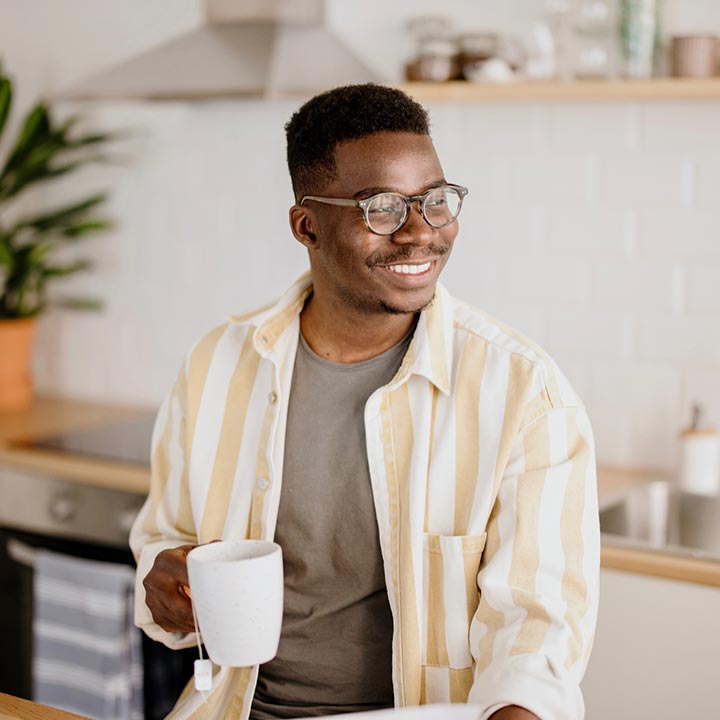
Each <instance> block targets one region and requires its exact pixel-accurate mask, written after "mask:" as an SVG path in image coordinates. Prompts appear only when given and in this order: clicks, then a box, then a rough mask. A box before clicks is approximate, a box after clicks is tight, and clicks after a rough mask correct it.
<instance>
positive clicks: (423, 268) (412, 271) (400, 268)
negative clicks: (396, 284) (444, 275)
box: [387, 262, 430, 275]
mask: <svg viewBox="0 0 720 720" xmlns="http://www.w3.org/2000/svg"><path fill="white" fill-rule="evenodd" d="M387 268H388V270H392V271H393V272H394V273H398V275H420V273H424V272H427V271H428V270H429V269H430V263H429V262H426V263H423V264H422V265H388V266H387Z"/></svg>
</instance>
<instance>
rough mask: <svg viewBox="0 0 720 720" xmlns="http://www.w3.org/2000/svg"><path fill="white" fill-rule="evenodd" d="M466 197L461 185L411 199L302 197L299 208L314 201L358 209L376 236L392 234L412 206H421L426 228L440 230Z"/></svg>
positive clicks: (383, 195) (390, 194)
mask: <svg viewBox="0 0 720 720" xmlns="http://www.w3.org/2000/svg"><path fill="white" fill-rule="evenodd" d="M467 194H468V189H467V188H466V187H463V186H462V185H441V186H440V187H436V188H433V189H432V190H428V191H427V192H426V193H423V194H422V195H412V196H410V197H408V196H407V195H401V194H400V193H393V192H384V193H378V194H377V195H372V196H371V197H369V198H365V199H364V200H346V199H344V198H328V197H319V196H317V195H305V196H304V197H302V198H301V199H300V202H299V204H300V205H302V204H303V203H304V202H305V201H306V200H315V202H321V203H326V204H327V205H344V206H348V207H359V208H361V209H362V211H363V215H364V216H365V224H366V225H367V226H368V228H369V229H370V231H371V232H374V233H375V234H376V235H392V234H393V233H395V232H397V231H398V230H399V229H400V228H401V227H402V226H403V225H404V224H405V223H406V222H407V219H408V217H409V216H410V205H411V203H414V202H419V203H420V212H421V213H422V216H423V218H425V222H426V223H427V224H428V225H431V226H432V227H434V228H443V227H445V226H446V225H449V224H450V223H451V222H453V220H455V218H457V216H458V215H459V214H460V209H461V208H462V203H463V198H464V197H465V196H466V195H467Z"/></svg>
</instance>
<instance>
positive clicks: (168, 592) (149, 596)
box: [143, 545, 195, 632]
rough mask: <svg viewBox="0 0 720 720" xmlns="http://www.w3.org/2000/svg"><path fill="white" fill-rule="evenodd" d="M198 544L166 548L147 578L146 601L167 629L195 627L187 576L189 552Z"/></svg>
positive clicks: (159, 622) (144, 583) (178, 630)
mask: <svg viewBox="0 0 720 720" xmlns="http://www.w3.org/2000/svg"><path fill="white" fill-rule="evenodd" d="M193 547H195V546H194V545H182V546H181V547H177V548H172V549H169V550H163V551H162V552H161V553H158V556H157V557H156V558H155V562H154V564H153V567H152V569H151V570H150V572H149V573H148V574H147V576H146V577H145V579H144V580H143V586H144V588H145V602H146V604H147V606H148V609H149V610H150V613H151V614H152V617H153V620H154V621H155V623H157V625H159V626H160V627H161V628H162V629H163V630H166V631H167V632H192V631H193V630H194V629H195V624H194V622H193V615H192V606H191V602H190V594H189V582H188V576H187V562H186V558H187V554H188V553H189V552H190V550H192V548H193Z"/></svg>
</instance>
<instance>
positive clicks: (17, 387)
mask: <svg viewBox="0 0 720 720" xmlns="http://www.w3.org/2000/svg"><path fill="white" fill-rule="evenodd" d="M35 325H36V321H35V318H19V319H12V320H0V411H2V410H20V409H22V408H26V407H28V406H29V405H31V404H32V399H33V383H32V371H31V363H32V351H33V344H34V341H35Z"/></svg>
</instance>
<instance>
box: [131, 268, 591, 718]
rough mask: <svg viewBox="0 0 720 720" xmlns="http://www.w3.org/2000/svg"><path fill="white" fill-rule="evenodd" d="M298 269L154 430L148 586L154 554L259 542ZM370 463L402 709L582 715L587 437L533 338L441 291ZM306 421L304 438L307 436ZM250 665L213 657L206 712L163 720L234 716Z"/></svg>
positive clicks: (276, 446) (141, 521)
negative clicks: (186, 546) (450, 707)
mask: <svg viewBox="0 0 720 720" xmlns="http://www.w3.org/2000/svg"><path fill="white" fill-rule="evenodd" d="M310 291H311V281H310V277H309V275H306V276H303V277H302V278H300V280H298V282H297V283H295V285H293V287H291V288H290V290H288V292H287V293H286V294H285V295H284V296H283V297H282V298H281V299H280V300H279V301H278V302H277V303H276V304H275V305H273V306H269V307H267V308H264V309H263V310H262V311H259V312H257V313H252V314H248V315H245V316H238V317H230V318H229V319H228V321H227V322H226V323H224V324H223V325H221V326H219V327H218V328H215V329H214V330H212V331H211V332H210V333H208V334H207V335H206V336H204V337H203V338H201V340H200V341H199V342H198V343H197V344H196V345H195V347H194V348H193V349H192V350H191V352H190V353H189V355H188V357H187V359H186V362H185V364H184V366H183V368H182V370H181V372H180V374H179V376H178V379H177V381H176V383H175V385H174V387H173V389H172V390H171V392H170V393H169V394H168V397H167V399H166V400H165V402H164V403H163V405H162V407H161V409H160V412H159V413H158V418H157V422H156V426H155V431H154V433H153V456H152V488H151V493H150V497H149V498H148V501H147V503H146V504H145V507H144V508H143V510H142V512H141V513H140V515H139V517H138V519H137V521H136V523H135V525H134V527H133V530H132V533H131V546H132V548H133V551H134V552H135V555H136V557H137V558H138V573H137V575H138V584H137V603H136V622H137V624H138V625H139V626H140V627H142V628H143V629H144V630H145V632H147V633H148V635H150V636H151V637H153V638H155V639H156V640H160V641H162V642H164V643H165V644H167V645H169V646H170V647H175V648H180V647H190V646H191V645H192V644H193V643H194V642H195V638H194V636H193V635H182V634H177V635H174V634H170V633H166V632H164V631H163V630H161V629H160V628H159V627H158V626H157V625H155V624H154V623H153V621H152V617H151V616H150V612H149V610H148V609H147V606H146V605H145V601H144V590H143V586H142V579H143V578H144V576H145V575H146V574H147V572H148V571H149V569H150V568H151V567H152V563H153V561H154V558H155V556H156V555H157V553H158V552H160V551H161V550H163V549H165V548H167V547H173V546H177V545H180V544H183V543H186V542H191V543H197V542H208V541H210V540H214V539H215V538H225V539H234V538H243V537H252V538H265V539H270V538H272V536H273V534H274V531H275V523H276V519H277V510H278V505H279V501H280V492H281V480H282V468H283V449H284V437H285V422H286V417H287V406H288V399H289V395H290V383H291V378H292V368H293V364H294V359H295V351H296V348H297V338H298V333H299V314H300V311H301V309H302V306H303V303H304V301H305V298H306V297H307V295H308V293H309V292H310ZM365 429H366V436H367V449H368V464H369V468H370V478H371V483H372V489H373V497H374V503H375V511H376V515H377V521H378V529H379V538H380V546H381V551H382V557H383V562H384V567H385V577H386V583H387V587H388V597H389V601H390V607H391V610H392V613H393V618H394V633H393V685H394V690H395V701H396V705H398V706H406V705H416V704H419V703H438V702H472V703H476V704H477V705H479V706H481V708H482V718H486V717H489V715H490V714H491V713H492V712H494V711H495V710H496V709H498V708H499V707H501V706H502V705H506V704H518V705H522V706H523V707H526V708H528V709H530V710H532V711H533V712H535V713H536V714H537V715H538V716H540V717H543V718H558V719H565V718H568V719H569V718H573V719H574V718H578V717H582V714H583V703H582V696H581V694H580V690H579V682H580V679H581V677H582V674H583V672H584V669H585V666H586V664H587V661H588V657H589V651H590V647H591V645H592V637H593V633H594V628H595V622H596V614H597V599H598V573H599V553H600V545H599V527H598V516H597V492H596V479H595V459H594V446H593V439H592V431H591V429H590V424H589V421H588V418H587V415H586V413H585V410H584V408H583V406H582V403H581V402H580V400H579V399H578V398H577V397H576V395H575V393H574V391H573V389H572V387H571V386H570V384H569V383H568V381H567V380H566V378H565V377H564V376H563V375H562V373H561V372H560V371H559V369H558V368H557V366H556V365H555V363H554V362H553V361H552V359H551V358H549V357H548V356H547V355H546V354H545V353H544V352H543V351H542V350H541V349H539V348H538V347H536V346H534V345H533V344H532V343H531V342H530V341H529V340H527V339H526V338H524V337H523V336H522V335H520V334H519V333H517V332H515V331H513V330H512V329H510V328H507V327H505V326H504V325H502V324H500V323H498V322H497V321H495V320H494V319H493V318H490V317H488V316H487V315H485V314H483V313H481V312H479V311H477V310H475V309H473V308H470V307H468V306H467V305H465V304H463V303H461V302H459V301H457V300H455V299H453V298H452V297H451V296H450V295H449V294H448V293H447V291H446V290H444V288H442V287H441V286H438V289H437V293H436V299H435V301H434V302H433V304H432V305H431V306H430V307H429V308H428V309H426V310H425V311H424V312H423V313H422V315H421V317H420V320H419V322H418V326H417V330H416V332H415V336H414V338H413V341H412V343H411V345H410V347H409V349H408V352H407V354H406V356H405V358H404V360H403V363H402V365H401V367H400V369H399V371H398V373H397V375H396V376H395V378H394V379H393V380H392V382H391V383H389V384H388V385H387V386H385V387H383V388H380V389H378V390H377V391H376V392H375V393H373V395H372V396H371V397H370V399H369V400H368V402H367V405H366V408H365ZM308 431H309V432H311V429H309V430H308ZM256 678H257V668H246V669H229V668H221V669H219V671H218V672H217V675H216V678H215V689H214V690H213V692H212V693H211V695H210V697H209V700H208V703H207V704H203V703H202V698H200V697H199V696H198V695H197V694H196V693H194V692H193V691H192V689H191V688H190V687H188V688H187V689H186V691H185V692H184V693H183V695H182V697H181V698H180V700H179V701H178V703H177V705H176V708H175V710H174V711H173V713H172V717H173V718H222V717H227V718H243V719H244V718H247V717H248V713H249V708H250V704H251V702H252V695H253V692H254V688H255V682H256Z"/></svg>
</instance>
